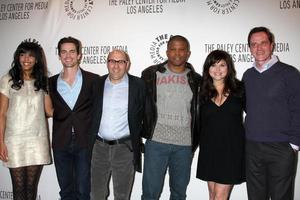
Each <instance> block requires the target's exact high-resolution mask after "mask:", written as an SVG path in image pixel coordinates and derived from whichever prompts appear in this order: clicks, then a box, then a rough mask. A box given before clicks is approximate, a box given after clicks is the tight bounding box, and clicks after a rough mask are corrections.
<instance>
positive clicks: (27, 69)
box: [19, 52, 36, 74]
mask: <svg viewBox="0 0 300 200" xmlns="http://www.w3.org/2000/svg"><path fill="white" fill-rule="evenodd" d="M19 62H20V64H21V66H22V70H23V72H24V73H26V74H31V72H32V70H33V67H34V65H35V63H36V59H35V56H34V55H33V54H32V53H31V52H25V53H21V54H20V56H19Z"/></svg>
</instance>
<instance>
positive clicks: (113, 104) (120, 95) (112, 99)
mask: <svg viewBox="0 0 300 200" xmlns="http://www.w3.org/2000/svg"><path fill="white" fill-rule="evenodd" d="M98 135H99V136H100V137H101V138H103V139H105V140H116V139H121V138H124V137H127V136H129V126H128V76H127V74H125V76H124V77H123V79H122V81H121V82H120V83H117V84H113V83H112V82H111V81H110V80H109V77H107V78H106V80H105V85H104V92H103V108H102V117H101V122H100V128H99V133H98Z"/></svg>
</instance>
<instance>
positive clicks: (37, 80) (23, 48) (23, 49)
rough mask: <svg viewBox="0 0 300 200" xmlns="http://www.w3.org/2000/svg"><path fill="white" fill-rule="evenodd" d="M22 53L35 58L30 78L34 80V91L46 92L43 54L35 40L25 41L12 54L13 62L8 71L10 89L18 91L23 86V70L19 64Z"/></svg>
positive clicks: (46, 78) (46, 74)
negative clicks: (10, 83)
mask: <svg viewBox="0 0 300 200" xmlns="http://www.w3.org/2000/svg"><path fill="white" fill-rule="evenodd" d="M23 53H29V54H30V55H32V56H33V57H35V60H36V63H35V64H34V66H33V70H32V73H31V77H32V78H33V79H34V87H35V90H36V91H39V90H40V89H42V90H44V91H45V92H48V89H47V88H48V87H47V85H48V72H47V66H46V58H45V53H44V50H43V49H42V47H41V46H40V45H39V44H38V43H37V41H36V40H34V39H33V40H32V41H31V40H30V39H29V40H25V41H23V42H22V43H21V44H19V46H18V47H17V50H16V51H15V53H14V60H13V62H12V64H11V69H10V70H9V72H8V73H9V75H10V76H11V80H10V81H12V82H13V83H12V86H11V87H12V88H13V89H16V90H19V89H20V88H21V87H22V85H23V84H24V78H23V69H22V66H21V64H20V60H19V58H20V55H21V54H23Z"/></svg>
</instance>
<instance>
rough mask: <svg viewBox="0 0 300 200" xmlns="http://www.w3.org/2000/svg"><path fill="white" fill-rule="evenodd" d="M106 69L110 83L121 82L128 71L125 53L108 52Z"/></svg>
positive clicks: (117, 51) (118, 51)
mask: <svg viewBox="0 0 300 200" xmlns="http://www.w3.org/2000/svg"><path fill="white" fill-rule="evenodd" d="M107 69H108V72H109V79H110V81H111V82H112V83H114V84H116V83H119V82H121V80H122V79H123V77H124V75H125V74H126V73H127V71H128V69H129V61H128V59H127V56H126V54H125V52H122V51H120V50H115V51H112V52H110V53H109V55H108V57H107Z"/></svg>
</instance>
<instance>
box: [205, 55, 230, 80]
mask: <svg viewBox="0 0 300 200" xmlns="http://www.w3.org/2000/svg"><path fill="white" fill-rule="evenodd" d="M208 72H209V75H210V77H211V78H212V79H213V82H224V80H225V78H226V76H227V74H228V66H227V63H226V62H225V60H220V61H219V62H216V63H214V64H213V65H212V66H210V67H209V71H208Z"/></svg>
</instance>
